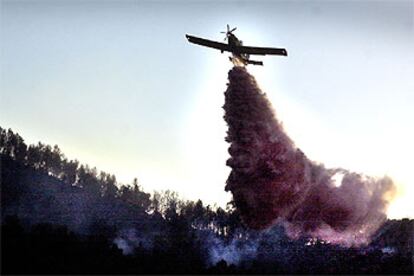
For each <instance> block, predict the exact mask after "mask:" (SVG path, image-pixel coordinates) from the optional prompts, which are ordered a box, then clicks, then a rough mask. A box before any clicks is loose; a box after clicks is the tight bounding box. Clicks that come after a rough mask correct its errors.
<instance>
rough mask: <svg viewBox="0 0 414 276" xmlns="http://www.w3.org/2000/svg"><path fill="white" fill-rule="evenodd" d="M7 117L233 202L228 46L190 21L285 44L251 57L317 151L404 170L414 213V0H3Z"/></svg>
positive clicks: (210, 199) (399, 208)
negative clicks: (191, 38) (211, 45)
mask: <svg viewBox="0 0 414 276" xmlns="http://www.w3.org/2000/svg"><path fill="white" fill-rule="evenodd" d="M0 3H1V19H0V20H1V21H0V28H1V33H0V49H1V56H0V62H1V79H0V80H1V83H0V91H1V92H0V93H1V98H0V126H2V127H3V128H9V127H10V128H12V129H13V130H15V131H17V132H18V133H19V134H20V135H22V136H23V138H25V139H26V142H28V143H34V142H37V141H42V142H45V143H48V144H51V145H54V144H58V145H59V146H60V147H61V149H62V150H63V152H64V153H65V154H66V155H67V156H68V157H69V158H77V159H78V160H80V162H82V163H88V164H89V165H91V166H96V167H97V168H98V169H100V170H105V171H107V172H110V173H114V174H115V175H116V176H117V179H118V180H119V181H120V182H122V183H129V182H131V181H132V179H133V177H135V176H136V177H138V179H139V181H140V184H141V185H142V186H143V187H144V189H145V190H146V191H152V190H153V189H158V190H159V189H171V190H176V191H178V192H179V193H180V194H181V195H182V196H184V197H185V198H188V199H197V198H201V199H203V200H204V201H206V202H207V203H214V202H217V203H218V204H219V205H221V206H224V205H225V203H226V202H227V201H228V200H229V199H230V194H228V193H226V192H224V185H225V180H226V179H227V176H228V173H229V168H227V167H226V166H225V161H226V159H227V158H228V154H227V147H228V145H227V144H226V143H225V142H224V136H225V132H226V125H225V123H224V121H223V119H222V116H223V110H222V108H221V107H222V105H223V104H224V96H223V92H224V90H225V89H226V82H227V72H228V70H229V69H230V68H231V66H232V65H231V63H230V62H229V61H228V58H227V56H228V54H220V52H219V51H217V50H213V49H208V48H203V47H200V46H196V45H191V44H189V43H188V42H187V40H186V39H185V34H186V33H188V34H193V35H198V36H201V37H205V38H208V39H213V40H218V41H222V40H223V38H224V36H223V35H222V34H220V33H219V32H220V31H223V30H225V28H226V24H230V26H231V27H233V26H237V28H238V29H237V31H236V32H235V34H236V35H237V36H238V37H239V38H240V39H242V40H243V41H244V44H245V45H254V46H269V47H270V46H274V47H284V48H286V49H287V50H288V53H289V56H288V57H287V58H286V57H260V56H259V58H257V59H259V60H263V61H264V67H250V66H249V68H248V69H249V71H250V72H251V73H252V74H253V75H254V76H255V77H256V78H257V80H258V81H259V84H260V86H261V87H262V89H263V90H264V91H265V92H266V93H267V94H268V96H269V98H270V99H271V101H272V103H273V106H274V108H275V110H276V113H277V116H278V118H279V119H280V120H282V121H283V124H284V126H285V128H286V130H287V132H288V134H289V135H290V136H291V138H292V140H293V141H295V143H296V145H297V146H299V147H300V148H301V149H302V150H303V151H304V152H305V154H306V155H307V156H308V157H309V158H310V159H312V160H315V161H318V162H322V163H324V164H326V166H327V167H332V166H342V167H344V168H347V169H350V170H354V171H357V172H362V173H366V174H369V175H373V176H383V175H389V176H391V177H392V178H393V179H394V180H395V182H396V184H397V185H398V188H399V193H398V194H397V198H396V199H395V201H394V202H393V204H392V205H391V206H390V209H389V215H390V216H391V217H402V216H410V217H414V207H413V204H411V200H412V198H413V196H414V189H413V185H414V177H413V173H412V171H413V169H412V164H413V156H414V147H413V144H412V141H413V140H414V124H413V119H414V82H413V76H414V53H413V49H414V19H413V18H414V2H413V1H391V0H390V1H343V2H341V1H226V2H225V3H223V1H75V0H73V1H4V0H1V1H0Z"/></svg>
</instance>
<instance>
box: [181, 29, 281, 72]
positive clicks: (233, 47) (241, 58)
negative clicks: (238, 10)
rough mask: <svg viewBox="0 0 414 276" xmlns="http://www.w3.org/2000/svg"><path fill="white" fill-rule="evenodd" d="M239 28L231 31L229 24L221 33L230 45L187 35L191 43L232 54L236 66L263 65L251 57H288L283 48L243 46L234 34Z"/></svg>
mask: <svg viewBox="0 0 414 276" xmlns="http://www.w3.org/2000/svg"><path fill="white" fill-rule="evenodd" d="M236 29H237V28H233V29H231V30H230V26H229V25H228V24H227V32H221V33H223V34H226V37H225V38H224V41H226V40H228V44H225V43H220V42H216V41H212V40H208V39H204V38H199V37H196V36H192V35H188V34H186V35H185V36H186V38H187V39H188V41H189V42H191V43H194V44H198V45H201V46H206V47H211V48H215V49H218V50H220V51H221V53H223V52H224V51H227V52H231V53H232V54H233V56H232V57H229V59H230V61H231V62H233V64H234V65H238V66H243V65H247V64H253V65H263V62H262V61H257V60H251V59H249V58H250V55H263V56H264V55H278V56H287V51H286V49H282V48H264V47H250V46H243V42H242V41H241V40H239V39H238V38H237V37H236V36H235V35H234V34H233V32H234V31H235V30H236Z"/></svg>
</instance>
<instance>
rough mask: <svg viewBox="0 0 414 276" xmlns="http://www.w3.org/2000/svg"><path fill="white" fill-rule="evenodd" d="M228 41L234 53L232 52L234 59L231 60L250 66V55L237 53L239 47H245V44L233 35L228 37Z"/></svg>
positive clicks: (230, 34)
mask: <svg viewBox="0 0 414 276" xmlns="http://www.w3.org/2000/svg"><path fill="white" fill-rule="evenodd" d="M227 39H228V44H229V46H230V47H231V48H232V51H231V52H232V54H233V57H232V58H230V61H232V62H233V63H237V62H241V63H243V64H244V65H246V64H248V61H249V55H248V54H244V53H239V52H238V51H237V49H238V46H243V42H242V41H241V40H239V39H238V38H237V36H235V35H234V34H232V33H229V34H228V35H227Z"/></svg>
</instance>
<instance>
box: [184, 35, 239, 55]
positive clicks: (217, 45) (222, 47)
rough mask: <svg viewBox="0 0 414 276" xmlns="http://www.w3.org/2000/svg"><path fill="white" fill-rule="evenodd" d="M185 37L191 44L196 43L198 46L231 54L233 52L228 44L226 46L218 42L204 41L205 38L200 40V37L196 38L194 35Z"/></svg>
mask: <svg viewBox="0 0 414 276" xmlns="http://www.w3.org/2000/svg"><path fill="white" fill-rule="evenodd" d="M185 37H187V39H188V41H189V42H191V43H194V44H198V45H202V46H206V47H210V48H214V49H218V50H221V51H229V52H231V50H232V49H231V48H230V46H229V45H228V44H225V43H220V42H216V41H212V40H208V39H204V38H199V37H195V36H192V35H185Z"/></svg>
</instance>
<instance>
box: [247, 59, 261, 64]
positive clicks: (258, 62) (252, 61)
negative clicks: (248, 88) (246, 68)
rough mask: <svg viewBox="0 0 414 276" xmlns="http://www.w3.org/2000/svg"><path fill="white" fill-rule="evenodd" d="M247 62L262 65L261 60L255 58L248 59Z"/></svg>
mask: <svg viewBox="0 0 414 276" xmlns="http://www.w3.org/2000/svg"><path fill="white" fill-rule="evenodd" d="M247 63H248V64H253V65H263V61H257V60H248V61H247Z"/></svg>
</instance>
